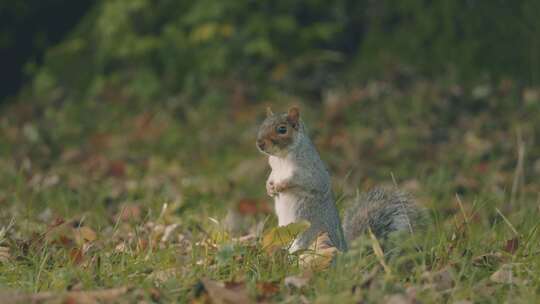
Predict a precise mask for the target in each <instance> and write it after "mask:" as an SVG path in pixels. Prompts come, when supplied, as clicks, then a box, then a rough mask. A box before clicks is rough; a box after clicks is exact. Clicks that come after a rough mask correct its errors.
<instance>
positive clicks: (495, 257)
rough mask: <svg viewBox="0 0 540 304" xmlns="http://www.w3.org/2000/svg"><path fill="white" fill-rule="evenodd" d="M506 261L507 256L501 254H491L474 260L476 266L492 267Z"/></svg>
mask: <svg viewBox="0 0 540 304" xmlns="http://www.w3.org/2000/svg"><path fill="white" fill-rule="evenodd" d="M504 261H505V256H503V255H502V254H501V253H500V252H491V253H486V254H482V255H479V256H476V257H474V258H473V259H472V264H473V265H474V266H478V267H479V266H491V265H495V264H499V263H501V262H504Z"/></svg>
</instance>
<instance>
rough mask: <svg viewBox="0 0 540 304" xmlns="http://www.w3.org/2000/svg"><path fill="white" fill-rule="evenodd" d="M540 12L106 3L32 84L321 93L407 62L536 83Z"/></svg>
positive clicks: (159, 91) (411, 5)
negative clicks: (237, 86) (248, 87)
mask: <svg viewBox="0 0 540 304" xmlns="http://www.w3.org/2000/svg"><path fill="white" fill-rule="evenodd" d="M538 12H540V3H539V2H538V1H536V0H530V1H505V0H495V1H488V0H476V1H472V0H455V1H450V0H447V1H426V0H403V1H397V2H396V1H370V0H360V1H355V0H338V1H332V2H328V1H321V0H308V1H285V0H277V1H216V0H200V1H173V0H161V1H150V0H107V1H99V2H98V4H97V5H96V6H95V7H94V9H93V10H92V11H91V12H90V13H89V14H88V15H87V16H86V17H85V18H84V20H83V21H82V22H81V23H80V25H79V27H78V28H77V29H76V30H75V31H74V32H73V34H72V35H71V36H70V38H69V39H67V40H66V41H64V42H63V43H61V44H60V45H58V46H57V47H55V48H53V49H50V50H49V52H48V53H47V56H46V64H45V65H44V67H43V68H42V69H40V70H39V71H38V72H37V77H36V81H35V88H36V89H37V90H38V92H43V91H44V90H45V92H46V91H48V89H50V88H51V86H53V87H54V86H61V87H62V88H64V89H67V90H70V93H82V94H83V95H87V94H90V95H91V94H95V93H96V92H101V91H102V89H103V88H104V86H107V85H111V84H113V85H114V84H120V85H122V86H123V87H125V86H127V87H128V89H127V90H128V92H129V93H130V94H133V95H134V96H137V97H139V98H142V99H151V98H155V97H158V96H161V97H163V96H170V95H171V94H176V93H177V92H183V93H188V94H190V93H193V94H195V95H197V94H198V93H200V92H204V91H205V90H207V89H208V88H219V87H220V86H223V85H224V86H227V85H229V84H230V82H231V81H239V82H243V83H249V84H253V85H258V86H259V88H260V87H262V88H278V89H280V90H286V91H294V92H295V93H300V94H303V93H308V94H310V96H320V94H321V92H322V91H323V90H324V89H326V88H331V87H334V86H336V85H339V84H342V83H346V82H347V81H348V80H350V81H353V82H358V81H359V80H362V79H365V78H366V76H367V75H369V76H370V77H373V76H375V77H378V76H385V75H388V74H389V73H394V72H395V71H396V70H400V69H402V68H403V67H414V68H415V69H419V70H420V71H421V72H422V73H425V74H428V75H431V74H439V73H443V72H448V71H450V72H452V73H454V74H456V75H457V76H458V77H462V78H473V79H479V78H485V77H495V78H498V77H513V78H516V79H519V80H521V81H523V82H524V83H527V84H531V83H532V84H535V83H537V82H538V80H539V78H538V76H539V72H540V59H539V56H540V55H539V54H540V52H539V51H540V49H539V43H540V40H539V39H540V19H539V18H537V13H538Z"/></svg>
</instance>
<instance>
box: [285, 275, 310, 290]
mask: <svg viewBox="0 0 540 304" xmlns="http://www.w3.org/2000/svg"><path fill="white" fill-rule="evenodd" d="M310 280H311V275H310V273H306V274H304V275H303V276H288V277H286V278H285V280H284V281H283V283H284V284H285V286H287V287H294V288H298V289H301V288H302V287H304V286H306V285H307V284H308V283H309V281H310Z"/></svg>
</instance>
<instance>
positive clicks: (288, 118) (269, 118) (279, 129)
mask: <svg viewBox="0 0 540 304" xmlns="http://www.w3.org/2000/svg"><path fill="white" fill-rule="evenodd" d="M302 132H303V126H302V122H301V121H300V110H299V109H298V108H297V107H291V108H290V109H289V111H288V112H287V113H277V114H274V113H272V111H271V110H270V108H268V109H267V111H266V119H265V120H264V121H263V123H262V124H261V126H260V127H259V133H258V134H257V148H258V149H259V150H260V151H261V152H263V153H265V154H268V155H273V156H280V157H282V156H286V155H287V153H288V152H289V151H290V150H292V149H293V148H294V147H295V146H296V143H297V142H298V140H299V138H300V134H301V133H302Z"/></svg>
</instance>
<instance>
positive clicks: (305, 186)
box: [287, 126, 347, 250]
mask: <svg viewBox="0 0 540 304" xmlns="http://www.w3.org/2000/svg"><path fill="white" fill-rule="evenodd" d="M301 130H302V132H300V134H299V135H300V136H298V138H297V141H296V142H295V144H294V147H293V149H291V150H289V153H288V155H287V158H290V159H294V162H295V163H296V164H297V166H298V168H302V170H297V171H296V172H295V174H294V175H293V179H292V181H293V182H294V187H295V190H294V191H295V192H296V194H297V196H298V202H297V204H296V212H295V214H296V216H297V218H298V219H305V220H307V221H309V222H310V223H311V226H310V228H309V229H308V230H307V231H305V232H304V233H303V234H301V235H300V236H299V237H298V238H297V239H296V240H295V243H294V244H293V247H296V248H303V249H304V248H307V247H309V245H311V243H312V242H313V241H314V239H315V238H316V237H317V235H318V234H319V233H320V232H328V235H329V237H330V240H331V241H332V243H333V244H334V245H335V246H336V248H338V249H339V250H347V243H346V242H345V238H344V234H343V230H342V229H341V221H340V220H339V213H338V211H337V208H336V204H335V200H334V193H333V191H332V187H331V181H330V174H329V173H328V170H327V169H326V166H325V165H324V163H323V161H322V160H321V158H320V156H319V153H318V152H317V149H316V148H315V146H314V145H313V143H312V142H311V140H310V139H309V137H308V136H305V134H306V133H305V132H304V128H303V126H302V127H301Z"/></svg>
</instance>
